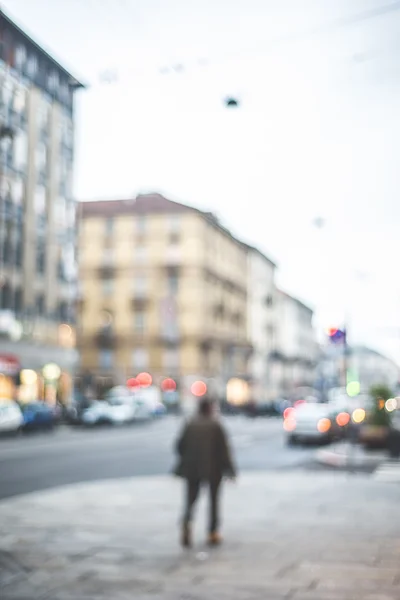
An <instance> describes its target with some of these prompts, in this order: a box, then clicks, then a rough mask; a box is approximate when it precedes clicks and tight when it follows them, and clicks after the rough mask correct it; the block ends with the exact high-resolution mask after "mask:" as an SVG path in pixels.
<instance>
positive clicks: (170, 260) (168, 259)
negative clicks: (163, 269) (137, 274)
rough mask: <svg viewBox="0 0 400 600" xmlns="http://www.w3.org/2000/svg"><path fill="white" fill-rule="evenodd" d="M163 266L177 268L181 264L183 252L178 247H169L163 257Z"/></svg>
mask: <svg viewBox="0 0 400 600" xmlns="http://www.w3.org/2000/svg"><path fill="white" fill-rule="evenodd" d="M163 262H164V265H165V266H167V267H178V266H179V265H181V264H182V262H183V252H182V248H181V247H180V246H169V247H168V248H167V249H166V251H165V253H164V257H163Z"/></svg>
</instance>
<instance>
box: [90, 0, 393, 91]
mask: <svg viewBox="0 0 400 600" xmlns="http://www.w3.org/2000/svg"><path fill="white" fill-rule="evenodd" d="M119 1H120V3H122V4H123V5H124V6H125V9H124V10H129V11H130V10H131V8H132V5H131V2H129V0H119ZM397 11H400V0H394V1H392V2H390V3H387V4H385V5H383V6H379V7H374V8H369V9H366V10H363V11H360V12H358V13H356V14H353V15H348V16H345V17H338V18H335V19H332V20H330V21H327V22H325V23H322V24H320V25H318V26H314V27H310V28H308V29H305V30H302V31H299V32H293V33H290V34H285V35H282V36H279V37H276V38H274V39H272V40H271V41H270V42H268V43H267V44H266V45H264V46H263V47H259V48H252V49H251V50H241V51H240V52H232V53H227V54H224V55H219V56H218V57H214V59H208V58H204V57H201V58H198V59H196V60H195V61H189V62H179V63H172V64H164V65H160V66H159V67H158V68H156V67H155V68H154V70H152V71H151V72H149V71H148V70H147V69H146V70H142V69H132V70H130V71H129V78H131V79H136V78H138V77H141V76H146V75H160V76H166V75H172V74H175V75H176V74H178V75H179V74H183V73H185V72H187V71H188V70H189V71H192V70H196V69H201V68H202V69H204V68H207V67H210V66H215V65H216V64H219V65H223V64H226V63H228V62H236V61H242V60H246V59H251V58H261V57H262V56H263V55H269V54H270V53H271V52H272V51H273V50H275V49H277V48H279V47H280V46H285V45H289V44H293V43H296V42H301V41H307V40H309V39H311V38H313V37H318V36H320V35H323V34H331V33H335V32H336V31H338V30H341V29H343V28H346V27H352V26H355V25H357V24H359V23H363V22H366V21H371V20H374V19H379V18H381V17H384V16H386V15H389V14H391V13H393V12H397ZM120 73H121V69H119V68H118V66H115V67H110V68H108V69H105V70H104V71H102V72H100V73H99V74H98V81H97V83H100V84H103V85H104V84H106V85H107V84H115V83H119V82H120V81H121V79H120ZM124 81H126V78H125V79H124Z"/></svg>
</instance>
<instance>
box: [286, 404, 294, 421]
mask: <svg viewBox="0 0 400 600" xmlns="http://www.w3.org/2000/svg"><path fill="white" fill-rule="evenodd" d="M294 413H295V410H294V408H293V407H292V406H288V407H287V408H285V410H284V411H283V418H284V419H289V418H290V417H293V415H294Z"/></svg>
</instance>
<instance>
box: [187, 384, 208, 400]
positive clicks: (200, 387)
mask: <svg viewBox="0 0 400 600" xmlns="http://www.w3.org/2000/svg"><path fill="white" fill-rule="evenodd" d="M190 391H191V392H192V394H193V396H197V397H200V396H204V395H205V394H206V393H207V385H206V384H205V383H204V381H195V382H194V383H193V384H192V387H191V388H190Z"/></svg>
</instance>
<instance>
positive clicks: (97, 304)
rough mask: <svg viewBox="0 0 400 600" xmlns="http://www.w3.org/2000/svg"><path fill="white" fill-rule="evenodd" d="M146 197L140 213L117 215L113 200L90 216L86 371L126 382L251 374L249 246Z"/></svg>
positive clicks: (82, 329)
mask: <svg viewBox="0 0 400 600" xmlns="http://www.w3.org/2000/svg"><path fill="white" fill-rule="evenodd" d="M139 198H140V199H141V202H142V210H141V212H140V214H138V213H136V212H135V210H136V208H135V204H132V205H131V208H130V207H129V205H128V206H127V207H126V210H123V209H121V210H115V211H114V214H113V212H112V211H113V207H112V206H111V209H110V205H111V204H112V203H110V202H108V203H107V210H105V211H104V214H101V207H100V208H99V205H100V204H101V203H99V202H97V203H88V204H87V205H85V207H84V209H83V211H82V212H83V218H82V223H81V230H80V248H79V262H80V280H81V285H82V290H81V303H80V315H79V316H80V318H79V338H78V345H79V349H80V352H81V365H82V368H83V369H85V370H88V371H90V372H92V373H97V374H101V375H104V374H112V375H113V376H114V378H115V379H116V380H119V381H120V382H121V381H123V380H125V379H126V378H127V377H130V376H134V375H136V374H137V373H138V372H140V371H148V372H150V373H151V374H152V375H153V377H154V378H155V379H156V380H159V379H160V378H162V377H167V376H171V377H175V378H177V379H179V378H182V377H184V376H187V375H198V376H201V377H213V378H215V377H224V378H225V379H226V378H228V377H229V376H233V375H243V374H245V373H246V364H247V358H248V352H249V347H248V343H247V323H246V268H247V266H246V265H247V261H246V249H245V247H244V246H243V245H242V244H241V243H240V242H239V241H237V240H236V239H234V238H233V237H232V236H231V235H230V234H229V233H228V232H227V231H225V230H224V229H223V228H222V227H221V226H220V225H219V224H218V223H217V222H216V221H215V220H214V219H213V218H211V217H210V215H208V214H207V213H202V212H200V211H197V210H195V209H190V208H189V207H186V206H184V205H176V204H175V203H171V202H170V201H168V200H166V199H164V198H163V199H162V200H163V202H164V205H165V208H164V210H158V211H157V212H152V210H151V203H150V202H149V210H148V211H147V212H143V203H144V202H146V200H147V197H146V196H143V197H139ZM149 198H150V199H151V198H152V196H150V197H149ZM157 198H162V197H157ZM117 202H120V201H117ZM94 204H96V205H97V207H96V210H92V209H91V206H90V205H94ZM170 205H173V208H174V211H173V212H171V211H170V209H169V206H170ZM115 206H116V204H115ZM180 206H181V207H182V208H181V209H179V207H180ZM177 207H178V208H177ZM121 212H122V214H121Z"/></svg>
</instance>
